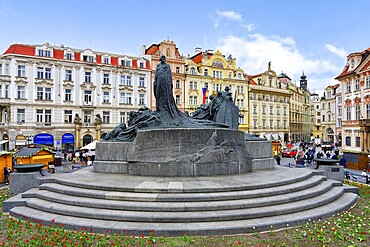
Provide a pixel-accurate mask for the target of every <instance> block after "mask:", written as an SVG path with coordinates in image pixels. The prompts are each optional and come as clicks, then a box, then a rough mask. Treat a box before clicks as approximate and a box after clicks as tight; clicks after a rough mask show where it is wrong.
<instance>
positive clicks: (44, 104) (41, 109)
mask: <svg viewBox="0 0 370 247" xmlns="http://www.w3.org/2000/svg"><path fill="white" fill-rule="evenodd" d="M150 81H151V67H150V61H149V60H148V59H146V58H145V57H133V56H127V55H119V54H111V53H108V52H98V51H93V50H91V49H75V48H70V47H64V46H63V45H61V46H51V45H49V44H48V43H46V44H43V45H25V44H13V45H11V46H10V47H9V48H8V49H7V51H6V52H5V53H4V54H3V55H1V56H0V106H1V107H0V110H1V114H0V116H1V121H0V131H1V133H2V140H3V145H4V144H6V143H7V145H8V146H6V147H5V146H4V147H3V148H9V149H13V148H17V147H21V146H24V145H27V144H29V143H39V144H46V145H51V146H59V147H63V148H66V149H68V150H73V149H77V148H79V147H81V146H84V145H86V144H88V143H90V142H92V141H93V140H99V139H100V138H101V136H102V135H104V133H106V132H107V131H110V130H111V129H112V128H113V127H115V126H116V125H118V124H119V123H127V120H128V113H129V111H132V110H137V109H139V108H140V107H142V106H145V105H149V104H150V90H149V83H150Z"/></svg>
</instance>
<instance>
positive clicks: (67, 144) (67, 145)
mask: <svg viewBox="0 0 370 247" xmlns="http://www.w3.org/2000/svg"><path fill="white" fill-rule="evenodd" d="M74 144H75V137H74V135H73V134H71V133H65V134H64V135H63V136H62V149H63V150H64V151H65V152H67V153H69V152H73V151H74Z"/></svg>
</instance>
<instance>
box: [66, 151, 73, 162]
mask: <svg viewBox="0 0 370 247" xmlns="http://www.w3.org/2000/svg"><path fill="white" fill-rule="evenodd" d="M67 161H68V162H71V161H72V152H69V153H68V156H67Z"/></svg>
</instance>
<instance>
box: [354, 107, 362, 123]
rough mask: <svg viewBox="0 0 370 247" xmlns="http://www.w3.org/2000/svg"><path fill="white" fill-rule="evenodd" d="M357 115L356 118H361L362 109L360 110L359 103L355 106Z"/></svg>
mask: <svg viewBox="0 0 370 247" xmlns="http://www.w3.org/2000/svg"><path fill="white" fill-rule="evenodd" d="M355 113H356V114H355V117H356V119H355V120H360V115H361V111H360V106H359V105H356V106H355Z"/></svg>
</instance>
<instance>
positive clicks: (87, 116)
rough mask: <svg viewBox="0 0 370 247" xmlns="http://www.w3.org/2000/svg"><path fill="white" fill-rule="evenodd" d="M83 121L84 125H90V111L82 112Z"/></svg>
mask: <svg viewBox="0 0 370 247" xmlns="http://www.w3.org/2000/svg"><path fill="white" fill-rule="evenodd" d="M83 119H84V123H91V119H92V111H89V110H86V111H83Z"/></svg>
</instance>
